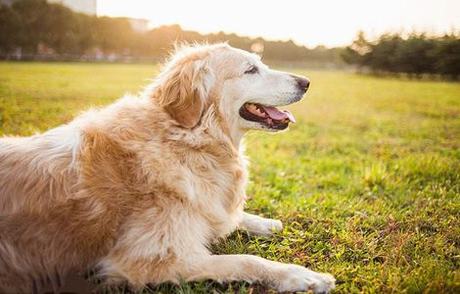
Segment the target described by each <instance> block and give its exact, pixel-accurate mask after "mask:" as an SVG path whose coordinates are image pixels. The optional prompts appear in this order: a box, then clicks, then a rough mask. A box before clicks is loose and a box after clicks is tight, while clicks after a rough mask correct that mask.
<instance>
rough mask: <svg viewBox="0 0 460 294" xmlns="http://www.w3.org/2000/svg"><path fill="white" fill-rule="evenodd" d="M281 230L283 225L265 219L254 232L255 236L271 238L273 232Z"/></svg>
mask: <svg viewBox="0 0 460 294" xmlns="http://www.w3.org/2000/svg"><path fill="white" fill-rule="evenodd" d="M282 229H283V223H282V222H281V221H280V220H277V219H270V218H266V219H263V221H262V222H261V223H260V224H259V226H258V230H257V231H255V232H254V233H256V234H257V235H261V236H271V235H273V233H275V232H279V231H281V230H282Z"/></svg>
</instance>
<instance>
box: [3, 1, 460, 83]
mask: <svg viewBox="0 0 460 294" xmlns="http://www.w3.org/2000/svg"><path fill="white" fill-rule="evenodd" d="M0 3H1V5H2V6H1V8H0V58H1V59H7V60H67V61H109V62H146V61H147V62H150V61H158V60H162V58H163V57H164V56H165V54H166V53H167V52H169V51H170V49H171V47H172V45H173V43H174V42H182V41H186V42H210V43H213V42H219V41H228V42H229V43H230V44H231V45H232V46H235V47H239V48H242V49H245V50H250V51H254V52H257V53H259V54H261V55H263V56H264V59H265V61H267V62H269V63H277V64H280V63H281V64H284V65H289V64H295V65H297V66H298V65H303V66H307V67H310V68H329V69H337V68H340V69H350V68H352V69H356V68H357V69H360V70H370V71H373V72H380V73H385V72H387V73H401V72H402V73H407V74H413V75H423V74H437V75H443V76H445V77H448V78H457V77H458V75H459V72H460V40H459V28H460V2H459V1H457V0H439V1H434V0H433V1H431V0H420V1H417V0H402V1H399V0H388V1H384V2H382V1H365V0H351V1H333V0H324V1H300V0H285V1H282V2H278V1H268V2H267V1H244V0H234V1H212V0H198V1H178V0H170V1H145V0H131V1H122V0H49V1H45V0H1V1H0Z"/></svg>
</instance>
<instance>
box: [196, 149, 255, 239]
mask: <svg viewBox="0 0 460 294" xmlns="http://www.w3.org/2000/svg"><path fill="white" fill-rule="evenodd" d="M189 169H190V174H189V175H190V178H189V179H188V181H187V182H188V185H189V187H190V189H189V190H188V193H189V195H191V199H192V201H194V203H195V204H196V205H197V208H198V211H199V213H201V214H202V215H203V216H204V217H205V218H206V220H207V221H208V223H209V224H210V225H211V229H212V231H213V232H214V234H215V235H217V236H222V235H225V234H227V233H229V232H231V231H232V230H234V229H235V227H236V225H237V223H238V222H239V220H240V218H241V214H242V211H243V206H244V203H245V200H246V199H245V198H246V196H245V195H246V193H245V188H246V183H247V177H248V175H247V170H246V160H245V158H244V156H242V155H240V154H237V155H236V156H233V157H222V158H220V157H215V156H210V157H207V156H203V158H202V159H201V160H198V161H196V162H195V164H193V165H190V166H189Z"/></svg>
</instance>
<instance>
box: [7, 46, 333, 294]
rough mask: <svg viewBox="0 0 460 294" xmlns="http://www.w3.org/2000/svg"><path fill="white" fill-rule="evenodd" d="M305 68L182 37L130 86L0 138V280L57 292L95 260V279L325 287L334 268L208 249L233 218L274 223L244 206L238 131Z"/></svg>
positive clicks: (258, 229)
mask: <svg viewBox="0 0 460 294" xmlns="http://www.w3.org/2000/svg"><path fill="white" fill-rule="evenodd" d="M308 86H309V81H308V80H307V79H306V78H303V77H299V76H295V75H292V74H289V73H285V72H279V71H275V70H271V69H269V68H268V67H267V66H266V65H264V64H263V63H262V62H261V61H260V59H259V58H258V56H257V55H254V54H251V53H248V52H246V51H243V50H239V49H235V48H232V47H230V46H229V45H227V44H214V45H195V46H185V47H183V48H180V49H178V50H177V52H176V53H175V54H174V55H173V56H172V57H171V59H170V60H169V61H168V62H167V63H166V65H165V67H164V69H163V71H162V72H161V73H160V74H159V76H158V77H157V79H156V80H155V81H154V82H153V83H152V84H151V85H150V86H149V87H147V88H146V90H145V91H144V92H143V93H142V94H141V95H139V97H132V96H127V97H124V98H122V99H120V100H118V101H117V102H115V103H113V104H112V105H109V106H107V107H105V108H102V109H97V110H90V111H88V112H86V113H84V114H82V115H81V116H79V117H78V118H76V119H75V120H73V121H72V122H70V123H68V124H66V125H62V126H60V127H57V128H55V129H51V130H49V131H47V132H45V133H43V134H37V135H34V136H31V137H5V138H2V139H1V140H0V288H1V291H0V292H2V293H5V292H6V293H9V292H15V293H16V292H20V291H22V292H32V291H35V292H37V291H40V287H42V286H43V285H45V284H47V283H50V284H51V285H53V287H54V289H58V288H59V286H60V284H61V283H62V279H63V277H65V276H66V274H67V273H69V272H83V271H85V270H87V269H89V268H92V267H94V268H97V269H99V274H100V275H101V276H102V277H103V278H104V279H105V281H106V283H108V284H116V283H121V282H128V283H129V284H130V285H131V286H132V287H133V288H141V287H143V285H145V284H147V283H154V284H158V283H163V282H167V281H169V282H175V283H177V282H180V281H196V280H205V279H214V280H217V281H234V280H245V281H248V282H260V283H264V284H266V285H268V286H270V287H273V288H274V289H275V290H277V291H306V290H312V291H314V292H329V291H330V290H331V289H333V288H334V278H333V277H332V276H331V275H329V274H323V273H317V272H314V271H311V270H309V269H307V268H304V267H302V266H299V265H294V264H284V263H279V262H275V261H270V260H266V259H263V258H260V257H257V256H252V255H213V254H211V253H210V251H209V250H208V248H209V245H210V244H211V243H212V242H213V241H215V240H216V239H218V238H221V237H224V236H226V235H227V234H229V233H231V232H232V231H234V230H235V229H237V228H240V229H245V230H248V231H249V232H252V233H255V234H263V235H270V234H271V233H272V232H273V231H276V230H280V229H281V228H282V225H281V222H280V221H278V220H273V219H265V218H262V217H259V216H255V215H251V214H249V213H246V212H244V206H245V201H246V198H247V197H246V194H245V189H246V184H247V179H248V172H247V161H246V159H245V156H244V153H243V148H242V138H243V136H244V134H245V133H246V132H247V131H249V130H265V131H270V132H276V131H280V130H283V129H286V128H287V127H288V125H289V123H290V122H294V117H293V116H292V114H290V113H289V112H288V111H283V110H279V109H278V108H276V107H278V106H283V105H288V104H291V103H294V102H296V101H299V100H300V99H301V98H302V96H303V95H304V94H305V92H306V91H307V89H308Z"/></svg>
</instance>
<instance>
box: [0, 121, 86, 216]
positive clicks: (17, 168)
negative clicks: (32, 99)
mask: <svg viewBox="0 0 460 294" xmlns="http://www.w3.org/2000/svg"><path fill="white" fill-rule="evenodd" d="M79 140H80V134H79V132H78V129H77V128H75V127H72V126H67V125H66V126H62V127H59V128H56V129H52V130H50V131H49V132H46V133H44V134H41V135H35V136H32V137H23V138H21V137H7V138H2V139H0V215H11V214H14V213H16V212H18V211H27V212H33V211H37V210H41V209H43V208H44V207H47V206H49V205H54V204H56V203H57V202H59V200H60V199H59V198H61V199H62V198H65V197H66V196H68V195H69V194H70V193H71V191H69V189H68V187H69V186H71V185H69V183H68V181H72V179H74V180H76V177H75V172H76V170H75V166H74V165H73V163H74V162H75V156H76V152H77V149H78V148H79ZM65 181H67V183H64V182H65Z"/></svg>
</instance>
